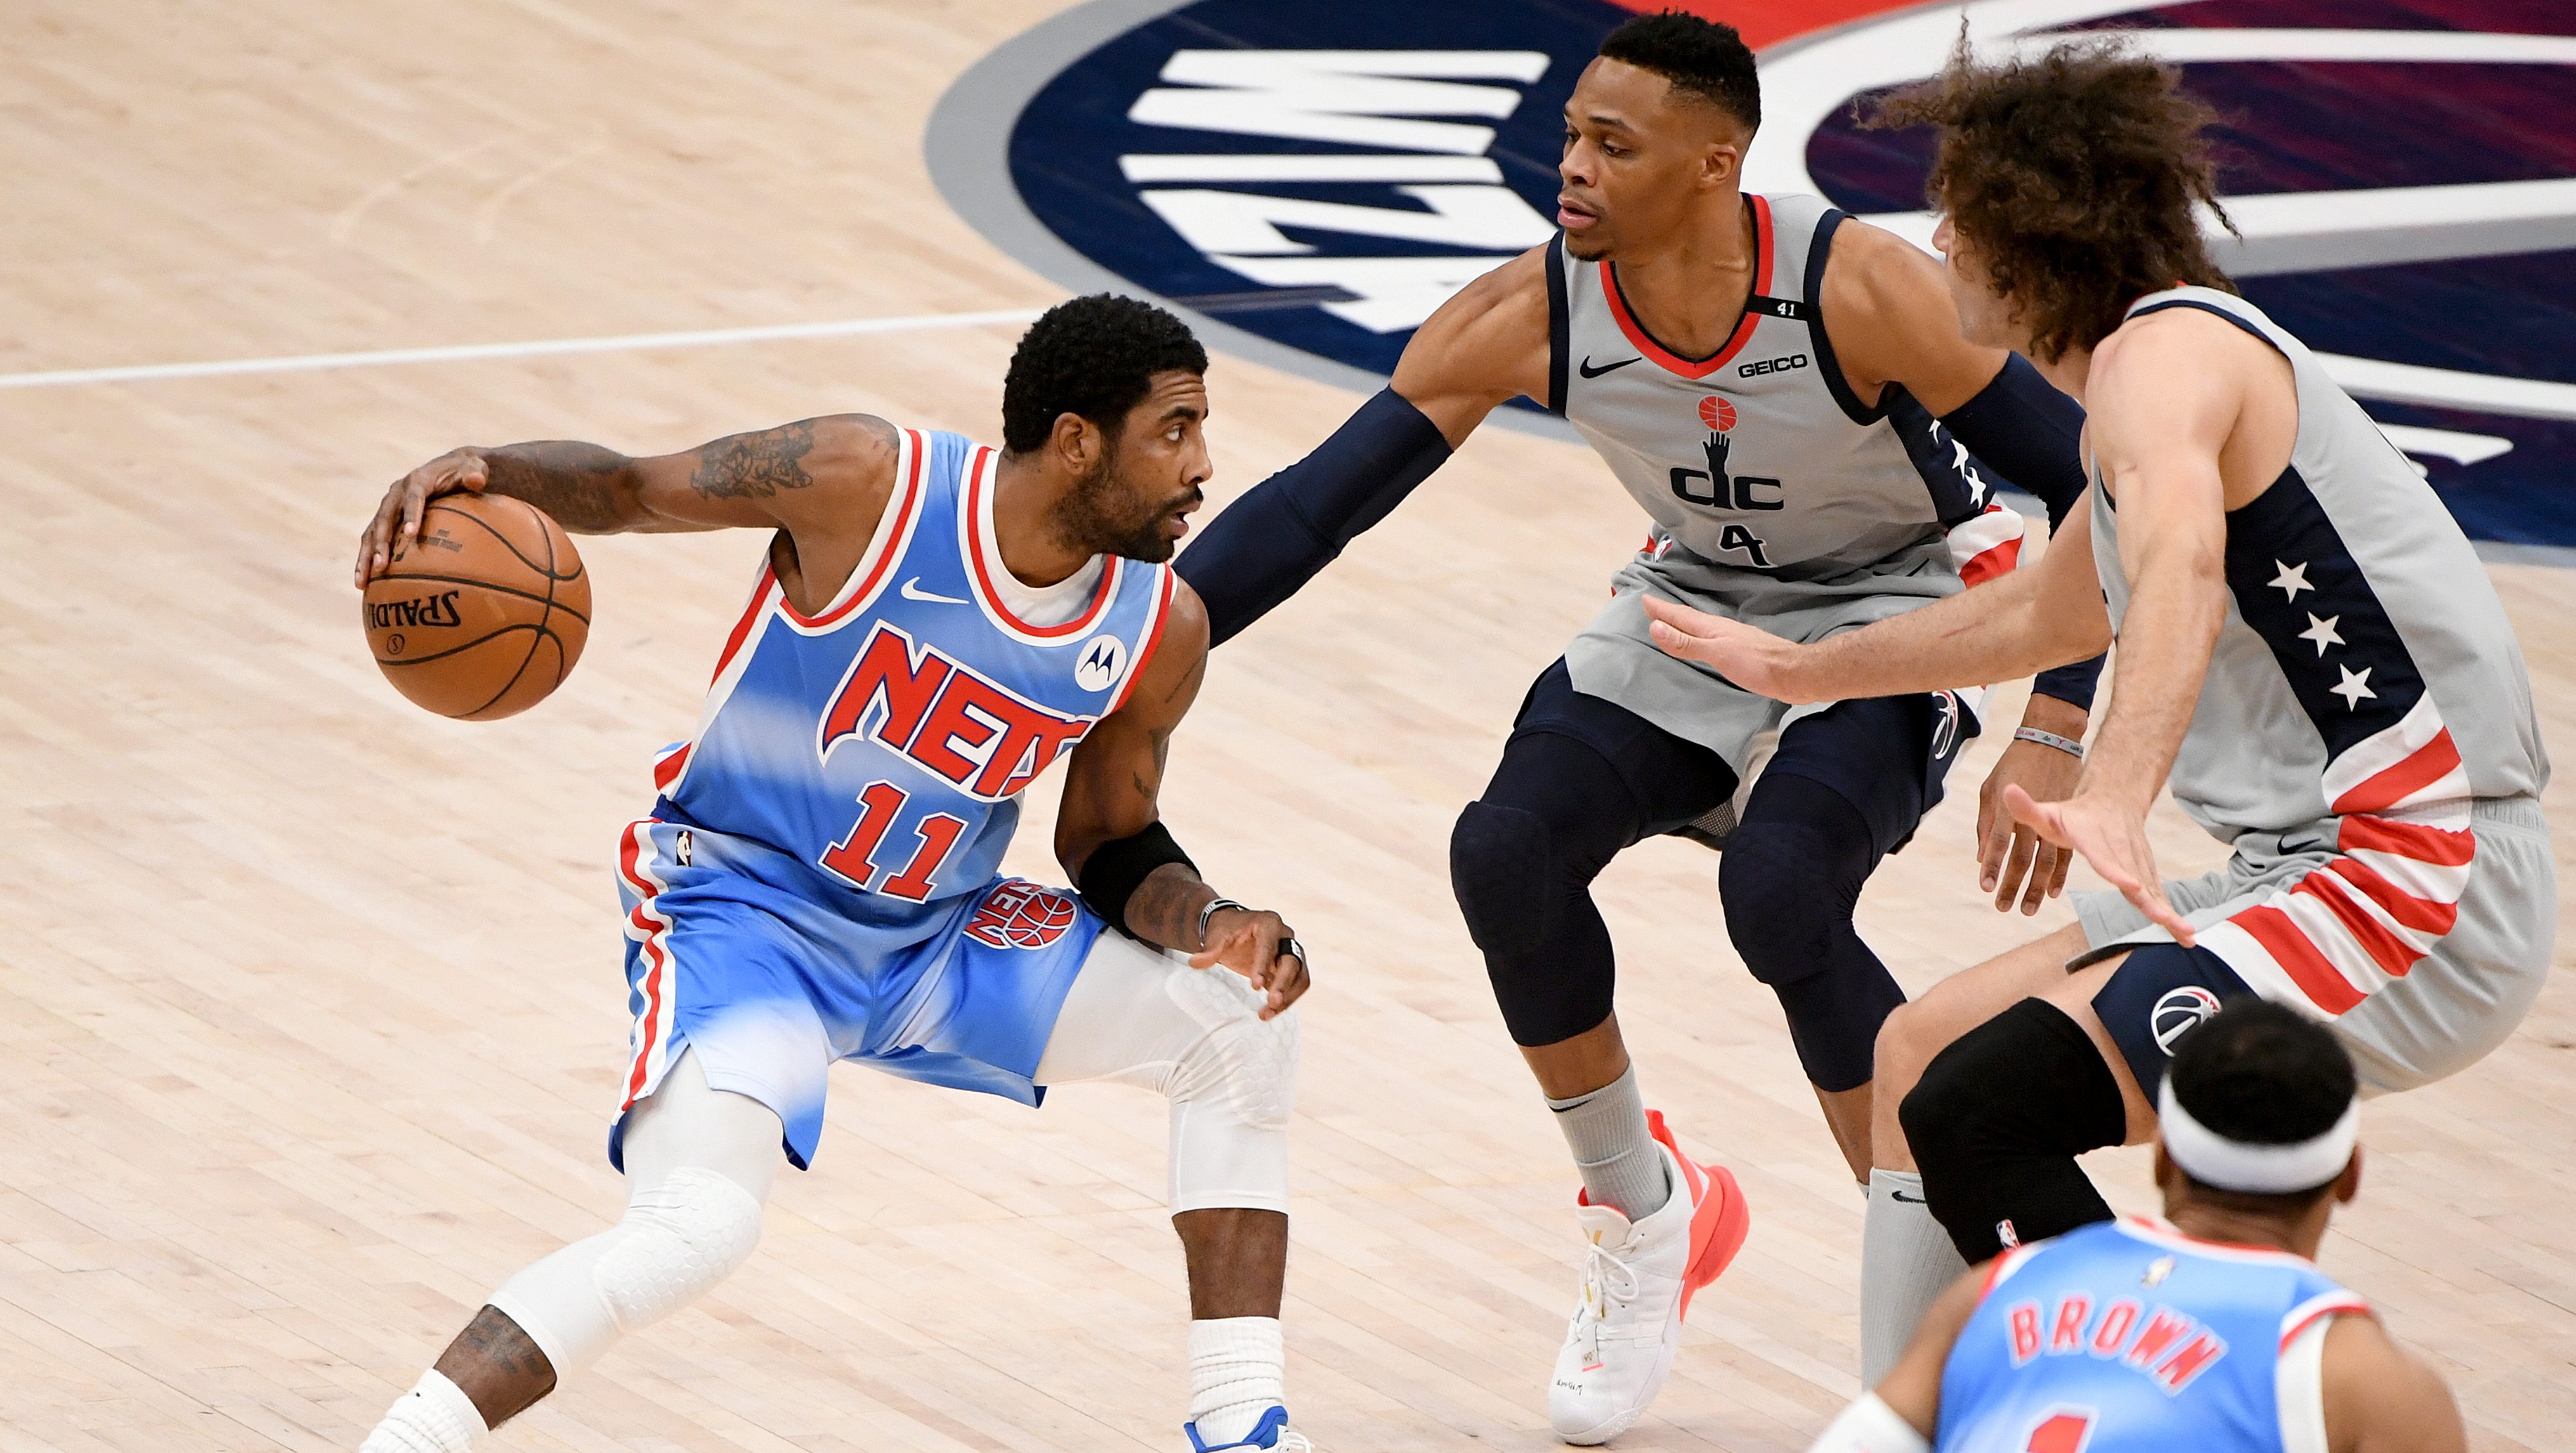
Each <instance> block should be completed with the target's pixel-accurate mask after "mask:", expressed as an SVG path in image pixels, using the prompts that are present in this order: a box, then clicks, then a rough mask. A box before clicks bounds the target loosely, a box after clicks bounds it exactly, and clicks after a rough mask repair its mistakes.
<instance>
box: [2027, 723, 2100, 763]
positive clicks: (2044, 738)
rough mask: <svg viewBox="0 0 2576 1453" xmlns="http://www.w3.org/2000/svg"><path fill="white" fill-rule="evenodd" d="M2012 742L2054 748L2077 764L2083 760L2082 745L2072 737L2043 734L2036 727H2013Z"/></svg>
mask: <svg viewBox="0 0 2576 1453" xmlns="http://www.w3.org/2000/svg"><path fill="white" fill-rule="evenodd" d="M2013 740H2014V741H2017V742H2037V743H2039V744H2040V745H2041V746H2043V747H2055V748H2056V749H2058V750H2059V751H2061V752H2064V753H2065V754H2066V755H2068V756H2070V757H2073V758H2074V759H2076V760H2077V761H2079V762H2080V761H2082V760H2084V744H2083V743H2082V742H2079V741H2077V740H2075V739H2074V738H2073V737H2061V736H2059V735H2058V734H2057V733H2055V732H2044V731H2041V730H2040V729H2039V728H2037V727H2014V728H2013Z"/></svg>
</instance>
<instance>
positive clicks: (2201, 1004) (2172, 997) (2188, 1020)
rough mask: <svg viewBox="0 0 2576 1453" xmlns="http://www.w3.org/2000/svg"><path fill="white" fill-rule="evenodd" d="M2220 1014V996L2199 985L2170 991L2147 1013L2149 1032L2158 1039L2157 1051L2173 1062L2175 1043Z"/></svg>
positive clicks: (2186, 985) (2189, 985)
mask: <svg viewBox="0 0 2576 1453" xmlns="http://www.w3.org/2000/svg"><path fill="white" fill-rule="evenodd" d="M2217 1012H2218V996H2217V995H2216V994H2213V993H2211V992H2209V991H2208V990H2207V989H2204V988H2202V987H2200V986H2199V985H2198V984H2185V985H2183V986H2182V987H2181V988H2179V989H2167V990H2166V991H2165V993H2164V997H2163V998H2161V999H2158V1000H2157V1001H2156V1007H2155V1008H2153V1009H2150V1010H2148V1011H2147V1032H2148V1033H2150V1034H2152V1035H2154V1036H2155V1037H2156V1048H2158V1049H2160V1050H2163V1051H2164V1052H2165V1057H2166V1058H2168V1059H2170V1058H2172V1057H2173V1052H2174V1045H2175V1043H2176V1042H2177V1041H2179V1040H2180V1039H2181V1038H2182V1037H2183V1036H2184V1035H2186V1034H2189V1033H2191V1032H2192V1031H2193V1030H2195V1029H2197V1028H2199V1027H2200V1026H2201V1025H2202V1024H2204V1023H2206V1022H2208V1020H2209V1019H2210V1017H2211V1016H2213V1015H2215V1014H2216V1013H2217Z"/></svg>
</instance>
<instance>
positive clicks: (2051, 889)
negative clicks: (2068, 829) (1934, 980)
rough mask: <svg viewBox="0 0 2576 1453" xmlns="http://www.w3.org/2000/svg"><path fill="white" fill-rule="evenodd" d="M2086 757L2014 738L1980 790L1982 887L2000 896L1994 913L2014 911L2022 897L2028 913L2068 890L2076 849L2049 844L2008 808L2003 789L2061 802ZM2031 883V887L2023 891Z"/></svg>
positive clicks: (1979, 870)
mask: <svg viewBox="0 0 2576 1453" xmlns="http://www.w3.org/2000/svg"><path fill="white" fill-rule="evenodd" d="M2083 775H2084V759H2083V758H2081V757H2078V756H2076V755H2075V754H2074V753H2072V752H2061V751H2059V750H2058V749H2057V748H2055V747H2051V746H2047V745H2044V744H2042V743H2039V742H2018V741H2017V742H2009V743H2006V744H2005V746H2004V754H2003V756H2002V758H2001V759H2000V760H1998V761H1997V762H1996V763H1995V770H1994V771H1993V772H1991V773H1989V774H1987V777H1986V785H1985V786H1984V787H1983V788H1982V789H1980V790H1979V791H1978V793H1977V885H1978V886H1979V887H1980V888H1982V889H1984V890H1985V891H1986V892H1988V893H1992V894H1994V895H1995V911H1996V912H1998V913H2009V912H2011V911H2012V906H2013V897H2014V895H2016V894H2019V895H2020V897H2021V911H2022V913H2023V914H2024V915H2029V914H2033V913H2037V912H2038V911H2039V905H2040V904H2041V902H2043V901H2044V900H2046V899H2050V898H2054V897H2056V896H2057V895H2058V894H2060V893H2062V892H2064V891H2065V890H2066V870H2067V869H2068V868H2070V867H2072V866H2074V863H2075V852H2074V850H2073V849H2071V848H2067V847H2064V846H2062V845H2060V844H2057V843H2053V842H2050V841H2049V840H2048V839H2047V838H2045V837H2042V836H2041V835H2040V832H2039V830H2038V829H2037V828H2035V827H2033V826H2031V825H2030V824H2029V823H2026V822H2023V821H2021V820H2020V819H2019V818H2016V817H2015V816H2013V814H2011V813H2010V812H2007V811H2006V810H2005V809H2004V791H2005V789H2007V788H2012V787H2018V788H2020V789H2021V790H2022V795H2024V796H2025V797H2028V798H2030V799H2031V800H2032V801H2034V802H2058V801H2062V800H2063V799H2065V798H2066V797H2067V796H2068V795H2069V794H2071V793H2072V792H2074V790H2075V783H2076V780H2077V779H2078V778H2080V777H2082V776H2083ZM2025 881H2027V884H2028V890H2029V891H2027V892H2024V891H2023V888H2024V883H2025Z"/></svg>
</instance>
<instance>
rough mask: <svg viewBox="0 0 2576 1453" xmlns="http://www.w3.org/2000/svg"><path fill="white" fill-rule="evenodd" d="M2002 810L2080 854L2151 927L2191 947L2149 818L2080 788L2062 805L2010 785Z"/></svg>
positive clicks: (2006, 789)
mask: <svg viewBox="0 0 2576 1453" xmlns="http://www.w3.org/2000/svg"><path fill="white" fill-rule="evenodd" d="M2004 806H2005V808H2006V809H2008V810H2009V811H2010V812H2011V813H2012V815H2013V817H2014V818H2015V819H2017V820H2019V821H2021V822H2025V823H2028V824H2029V825H2030V826H2032V827H2034V828H2037V829H2038V830H2039V834H2040V836H2042V837H2044V838H2046V839H2048V840H2049V841H2050V842H2053V843H2056V844H2058V845H2059V846H2060V847H2069V848H2073V849H2074V850H2075V851H2077V852H2079V853H2082V854H2083V855H2084V861H2085V862H2087V863H2090V864H2092V866H2093V871H2094V872H2097V873H2099V874H2101V875H2102V876H2103V877H2104V878H2105V879H2107V880H2108V881H2109V882H2110V884H2111V886H2112V887H2114V888H2117V889H2119V890H2120V896H2121V897H2123V898H2126V899H2128V900H2129V901H2130V902H2131V903H2133V904H2135V905H2137V909H2138V911H2139V912H2140V913H2143V914H2145V915H2146V916H2147V919H2148V921H2149V922H2151V923H2154V924H2155V925H2156V926H2157V927H2159V928H2162V929H2164V930H2165V931H2166V932H2168V933H2170V934H2172V935H2173V936H2174V942H2176V943H2178V944H2181V945H2182V946H2183V947H2185V948H2189V947H2190V946H2191V943H2192V932H2191V925H2190V924H2189V923H2188V922H2186V921H2185V920H2184V919H2183V916H2182V915H2181V914H2179V913H2176V912H2175V911H2174V906H2173V904H2172V902H2171V901H2169V900H2168V899H2167V898H2166V897H2165V887H2164V880H2163V879H2161V878H2159V877H2157V876H2156V855H2155V850H2154V849H2152V848H2150V847H2148V846H2147V824H2146V817H2145V814H2143V813H2141V812H2139V811H2138V810H2137V809H2135V808H2133V807H2130V806H2128V805H2127V804H2125V803H2120V802H2113V801H2110V800H2109V799H2108V798H2107V797H2105V796H2104V795H2102V794H2100V793H2095V792H2088V791H2085V790H2082V789H2080V788H2079V789H2078V790H2077V791H2076V793H2075V795H2074V796H2072V797H2070V798H2068V799H2066V800H2065V801H2064V802H2039V801H2036V800H2034V799H2033V798H2032V797H2031V795H2030V794H2029V793H2027V792H2025V791H2023V790H2022V789H2021V788H2020V787H2018V786H2008V787H2006V788H2004Z"/></svg>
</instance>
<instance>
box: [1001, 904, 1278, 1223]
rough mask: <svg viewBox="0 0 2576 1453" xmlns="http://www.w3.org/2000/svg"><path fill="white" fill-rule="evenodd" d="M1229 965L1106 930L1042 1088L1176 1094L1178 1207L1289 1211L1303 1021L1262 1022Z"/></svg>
mask: <svg viewBox="0 0 2576 1453" xmlns="http://www.w3.org/2000/svg"><path fill="white" fill-rule="evenodd" d="M1261 1006H1262V996H1261V994H1260V992H1259V991H1258V990H1256V989H1254V988H1253V987H1252V985H1251V984H1250V983H1249V982H1247V981H1246V980H1245V979H1244V978H1243V976H1242V975H1240V974H1237V973H1235V972H1233V971H1232V970H1229V969H1224V968H1214V969H1193V968H1191V967H1190V964H1189V960H1187V959H1185V958H1182V957H1181V956H1179V955H1178V954H1167V953H1164V952H1162V951H1160V950H1158V949H1152V948H1148V947H1146V946H1145V945H1143V944H1140V943H1137V942H1136V941H1135V940H1133V939H1130V938H1128V937H1127V936H1125V935H1124V934H1120V933H1116V932H1107V933H1103V934H1101V935H1100V940H1099V942H1098V943H1097V944H1095V945H1093V947H1092V950H1091V957H1090V958H1089V959H1087V960H1085V961H1084V963H1083V966H1082V972H1081V974H1080V975H1079V976H1077V977H1076V978H1075V979H1074V981H1073V989H1072V991H1071V992H1070V993H1068V994H1067V995H1066V996H1065V1001H1064V1010H1063V1012H1062V1013H1061V1014H1060V1015H1059V1016H1058V1017H1057V1019H1056V1023H1055V1032H1054V1033H1053V1034H1052V1035H1050V1036H1048V1039H1047V1047H1046V1053H1045V1054H1044V1055H1043V1056H1041V1057H1040V1058H1039V1060H1038V1068H1037V1074H1036V1075H1035V1076H1034V1078H1035V1079H1036V1080H1037V1082H1038V1083H1039V1084H1041V1085H1061V1084H1067V1083H1070V1082H1072V1081H1076V1080H1115V1081H1119V1082H1121V1083H1124V1084H1131V1085H1142V1086H1144V1087H1146V1088H1148V1089H1152V1090H1158V1091H1160V1092H1162V1093H1163V1094H1164V1095H1166V1096H1168V1097H1170V1099H1171V1102H1172V1111H1171V1115H1172V1119H1171V1207H1172V1210H1173V1212H1174V1213H1175V1214H1177V1213H1179V1212H1182V1211H1200V1210H1209V1209H1213V1208H1216V1207H1223V1206H1242V1207H1250V1208H1253V1209H1256V1210H1264V1211H1279V1212H1283V1213H1284V1212H1285V1211H1286V1210H1287V1209H1288V1111H1289V1107H1290V1105H1291V1103H1292V1102H1293V1101H1294V1100H1295V1098H1296V1090H1297V1014H1296V1011H1295V1010H1293V1009H1292V1010H1290V1011H1288V1012H1287V1013H1285V1014H1282V1015H1280V1016H1279V1017H1278V1018H1276V1019H1272V1020H1268V1021H1266V1022H1265V1021H1264V1020H1263V1019H1262V1018H1261V1017H1260V1016H1261Z"/></svg>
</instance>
